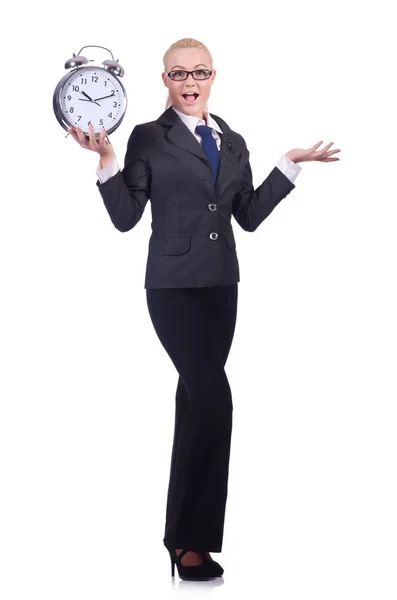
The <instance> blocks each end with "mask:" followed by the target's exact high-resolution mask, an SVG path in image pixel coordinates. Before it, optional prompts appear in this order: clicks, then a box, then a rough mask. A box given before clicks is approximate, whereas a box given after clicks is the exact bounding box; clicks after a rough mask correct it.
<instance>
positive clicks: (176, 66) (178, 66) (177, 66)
mask: <svg viewBox="0 0 397 600" xmlns="http://www.w3.org/2000/svg"><path fill="white" fill-rule="evenodd" d="M201 66H203V67H205V68H206V69H208V67H207V65H205V64H204V63H200V64H199V65H196V66H195V67H193V68H194V69H195V68H196V67H201ZM176 68H179V69H185V67H182V66H181V65H174V66H173V67H171V71H172V69H176Z"/></svg>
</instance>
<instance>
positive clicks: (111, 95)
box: [94, 94, 114, 102]
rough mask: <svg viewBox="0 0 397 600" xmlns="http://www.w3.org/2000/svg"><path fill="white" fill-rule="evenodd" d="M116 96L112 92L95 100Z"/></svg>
mask: <svg viewBox="0 0 397 600" xmlns="http://www.w3.org/2000/svg"><path fill="white" fill-rule="evenodd" d="M113 96H114V94H110V95H109V96H102V98H95V100H94V102H95V101H96V100H103V99H104V98H112V97H113Z"/></svg>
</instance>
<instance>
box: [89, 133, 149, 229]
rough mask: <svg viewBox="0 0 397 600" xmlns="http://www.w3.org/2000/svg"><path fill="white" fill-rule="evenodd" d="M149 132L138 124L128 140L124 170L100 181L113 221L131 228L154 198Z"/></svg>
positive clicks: (117, 227) (121, 226)
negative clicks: (148, 154) (149, 156)
mask: <svg viewBox="0 0 397 600" xmlns="http://www.w3.org/2000/svg"><path fill="white" fill-rule="evenodd" d="M147 149H148V136H147V134H146V133H145V132H144V130H143V125H136V126H135V127H134V129H133V130H132V133H131V135H130V137H129V140H128V144H127V151H126V154H125V158H124V167H123V170H122V171H120V170H118V171H117V173H116V174H115V175H113V177H110V178H109V179H107V180H106V181H105V182H104V183H101V182H100V181H99V179H98V180H97V182H96V185H97V187H98V189H99V192H100V194H101V196H102V199H103V202H104V204H105V207H106V210H107V211H108V213H109V216H110V219H111V221H112V223H113V225H114V226H115V227H116V229H118V230H119V231H123V232H124V231H129V230H130V229H132V228H133V227H135V225H136V224H137V223H138V221H139V220H140V219H141V217H142V215H143V211H144V210H145V206H146V203H147V201H148V199H149V198H150V186H151V172H150V167H149V164H148V161H147Z"/></svg>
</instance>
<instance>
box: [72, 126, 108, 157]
mask: <svg viewBox="0 0 397 600" xmlns="http://www.w3.org/2000/svg"><path fill="white" fill-rule="evenodd" d="M68 133H70V135H71V136H72V138H73V139H74V140H76V142H77V143H78V144H80V146H81V147H82V148H85V149H86V150H92V151H93V152H98V154H99V156H100V157H101V159H108V160H109V159H111V158H115V157H116V154H115V152H114V150H113V146H112V144H111V143H110V142H108V141H107V139H106V129H105V128H102V129H101V132H100V134H99V138H97V137H96V136H95V133H94V126H93V125H92V124H90V125H88V135H89V139H87V138H86V136H85V134H84V131H83V130H82V129H81V128H80V127H76V128H75V130H74V129H73V127H68Z"/></svg>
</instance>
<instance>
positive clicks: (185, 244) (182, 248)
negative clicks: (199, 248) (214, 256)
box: [161, 237, 191, 256]
mask: <svg viewBox="0 0 397 600" xmlns="http://www.w3.org/2000/svg"><path fill="white" fill-rule="evenodd" d="M190 245H191V238H190V237H169V238H167V241H166V243H165V246H164V247H163V249H162V251H161V254H166V255H171V256H178V255H179V254H186V252H188V251H189V250H190Z"/></svg>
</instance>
